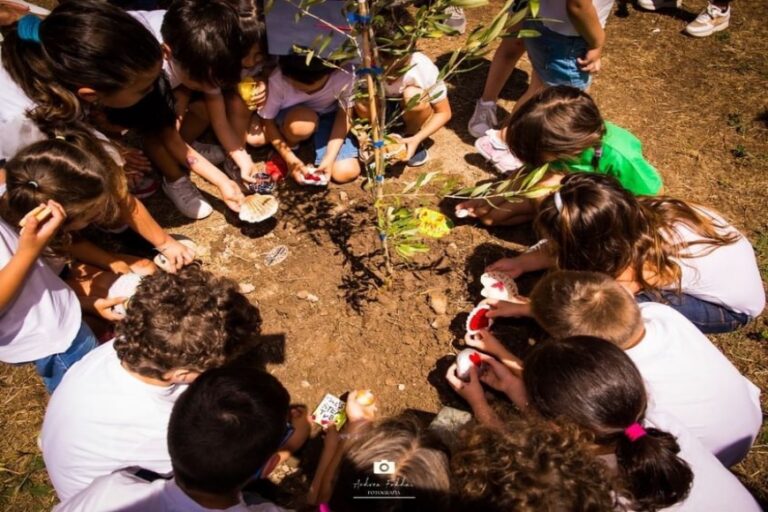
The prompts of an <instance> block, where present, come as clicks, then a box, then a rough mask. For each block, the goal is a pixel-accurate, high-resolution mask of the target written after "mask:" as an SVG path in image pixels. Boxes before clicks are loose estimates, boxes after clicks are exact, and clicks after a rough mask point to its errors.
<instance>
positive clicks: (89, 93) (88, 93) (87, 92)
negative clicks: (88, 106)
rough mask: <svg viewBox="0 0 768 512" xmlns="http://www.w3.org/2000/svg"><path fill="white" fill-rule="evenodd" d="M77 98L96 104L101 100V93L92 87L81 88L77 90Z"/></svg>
mask: <svg viewBox="0 0 768 512" xmlns="http://www.w3.org/2000/svg"><path fill="white" fill-rule="evenodd" d="M77 97H78V98H80V99H81V100H83V101H85V102H87V103H96V102H97V101H98V100H99V93H97V92H96V91H94V90H93V89H91V88H90V87H80V88H79V89H78V90H77Z"/></svg>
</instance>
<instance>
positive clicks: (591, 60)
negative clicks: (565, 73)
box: [576, 48, 603, 73]
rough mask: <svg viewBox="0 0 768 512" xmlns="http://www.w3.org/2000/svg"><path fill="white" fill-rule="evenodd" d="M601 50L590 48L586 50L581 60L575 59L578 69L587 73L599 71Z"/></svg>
mask: <svg viewBox="0 0 768 512" xmlns="http://www.w3.org/2000/svg"><path fill="white" fill-rule="evenodd" d="M602 53H603V49H602V48H592V49H591V50H587V53H586V54H585V55H584V58H583V59H576V63H578V65H579V68H581V70H582V71H585V72H587V73H598V72H599V71H600V57H601V56H602Z"/></svg>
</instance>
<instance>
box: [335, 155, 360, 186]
mask: <svg viewBox="0 0 768 512" xmlns="http://www.w3.org/2000/svg"><path fill="white" fill-rule="evenodd" d="M358 176H360V161H359V160H358V159H357V158H346V159H344V160H339V161H337V162H335V163H334V164H333V171H332V172H331V178H333V181H335V182H336V183H349V182H350V181H354V180H355V179H356V178H357V177H358Z"/></svg>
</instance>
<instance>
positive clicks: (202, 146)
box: [191, 141, 227, 165]
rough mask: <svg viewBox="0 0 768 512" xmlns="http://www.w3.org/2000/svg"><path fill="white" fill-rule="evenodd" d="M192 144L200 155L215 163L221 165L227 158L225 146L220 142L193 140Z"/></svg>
mask: <svg viewBox="0 0 768 512" xmlns="http://www.w3.org/2000/svg"><path fill="white" fill-rule="evenodd" d="M191 146H192V147H193V148H194V150H195V151H197V152H198V153H200V155H201V156H202V157H203V158H205V159H206V160H208V161H209V162H211V163H212V164H213V165H219V164H221V163H222V162H224V160H226V158H227V155H226V153H224V148H222V147H221V146H219V145H218V144H208V143H205V142H197V141H195V142H193V143H192V144H191Z"/></svg>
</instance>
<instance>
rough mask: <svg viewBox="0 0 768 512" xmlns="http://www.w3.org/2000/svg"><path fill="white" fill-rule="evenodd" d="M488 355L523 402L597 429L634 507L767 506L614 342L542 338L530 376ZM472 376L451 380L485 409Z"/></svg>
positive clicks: (494, 371)
mask: <svg viewBox="0 0 768 512" xmlns="http://www.w3.org/2000/svg"><path fill="white" fill-rule="evenodd" d="M484 360H485V361H486V362H489V363H490V361H494V363H490V364H491V366H490V368H491V371H490V372H487V373H489V374H490V375H489V376H485V375H484V376H483V377H481V379H483V381H484V382H486V383H488V384H489V385H492V386H493V387H495V388H496V389H498V390H500V391H502V392H504V393H506V394H507V396H509V397H510V399H511V400H513V401H514V402H515V403H516V404H517V405H518V407H520V408H521V409H523V410H531V411H533V412H534V413H535V414H537V415H539V416H541V417H542V418H543V419H545V420H547V421H552V422H556V423H559V424H563V425H567V424H575V425H576V426H578V427H579V428H580V429H583V430H585V431H587V432H589V433H591V434H592V435H593V436H594V437H593V439H594V452H595V453H599V454H601V456H600V457H601V458H602V459H603V460H604V461H605V463H606V465H607V466H608V468H610V469H611V470H612V472H614V473H615V476H616V477H617V479H618V483H619V486H618V489H616V490H617V492H619V493H620V496H621V498H622V501H624V502H625V503H627V505H628V506H629V507H630V508H631V509H633V510H680V511H691V512H693V511H696V512H698V511H700V510H730V509H733V510H739V511H741V510H744V511H750V510H755V511H757V510H759V507H758V505H757V503H756V502H755V500H754V498H752V496H751V495H750V494H749V492H748V491H747V490H746V489H744V487H743V486H742V485H741V483H740V482H739V481H738V480H737V479H736V477H735V476H734V475H733V474H732V473H730V472H729V471H728V470H727V469H725V468H724V467H723V466H722V465H721V464H720V463H719V462H718V460H717V459H716V458H715V457H714V456H713V455H712V454H711V453H709V451H708V450H707V449H706V448H704V447H703V446H702V445H701V443H699V441H698V440H697V439H696V438H695V437H693V436H692V435H691V434H690V433H689V432H688V431H687V430H686V429H685V428H683V427H682V426H680V424H679V423H678V422H677V421H676V420H675V419H673V418H672V417H671V416H668V415H666V414H664V413H661V412H657V411H655V410H651V409H648V403H647V396H646V392H645V388H644V385H643V379H642V377H641V375H640V372H639V371H638V370H637V368H636V367H635V365H634V364H633V363H632V361H631V360H630V359H629V357H627V355H626V354H625V353H624V352H623V351H622V350H621V349H619V348H618V347H616V346H614V345H612V344H611V343H608V342H606V341H604V340H600V339H597V338H590V337H585V336H582V337H576V338H567V339H564V340H558V341H553V342H546V343H540V344H538V345H536V346H535V347H533V349H532V350H531V351H530V352H529V354H528V356H527V357H526V359H525V365H524V366H525V371H524V372H523V376H522V380H521V378H520V377H518V376H516V375H515V374H514V373H513V372H511V371H509V369H507V368H506V367H505V366H504V365H502V364H500V363H498V362H496V361H495V360H493V358H490V357H488V356H484ZM563 369H567V371H564V370H563ZM453 370H454V367H451V368H449V370H448V371H449V375H450V372H452V371H453ZM470 377H471V380H470V382H468V383H465V382H462V381H456V380H450V379H449V380H450V382H451V384H452V385H453V386H454V389H456V390H457V391H458V392H459V393H460V394H461V395H462V396H463V397H464V398H465V399H466V400H467V401H468V402H469V403H470V406H472V408H473V410H474V409H475V408H479V409H480V410H483V409H485V408H487V407H488V406H487V402H486V401H485V395H484V393H483V390H482V386H481V385H480V380H479V379H478V377H477V372H476V370H474V369H472V370H471V373H470ZM521 390H522V392H521ZM622 488H624V489H626V491H627V492H622V490H621V489H622Z"/></svg>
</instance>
